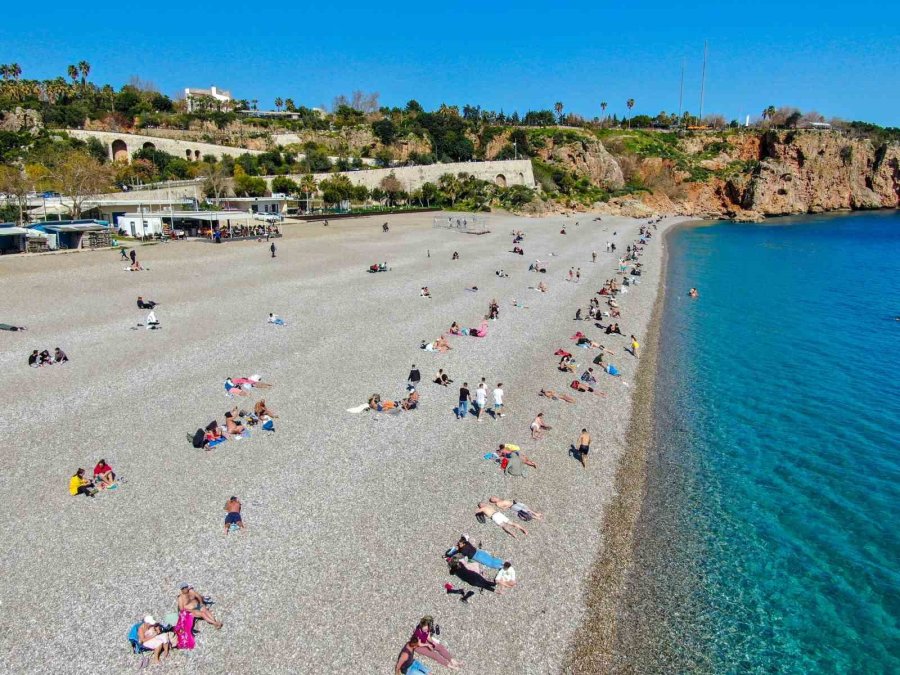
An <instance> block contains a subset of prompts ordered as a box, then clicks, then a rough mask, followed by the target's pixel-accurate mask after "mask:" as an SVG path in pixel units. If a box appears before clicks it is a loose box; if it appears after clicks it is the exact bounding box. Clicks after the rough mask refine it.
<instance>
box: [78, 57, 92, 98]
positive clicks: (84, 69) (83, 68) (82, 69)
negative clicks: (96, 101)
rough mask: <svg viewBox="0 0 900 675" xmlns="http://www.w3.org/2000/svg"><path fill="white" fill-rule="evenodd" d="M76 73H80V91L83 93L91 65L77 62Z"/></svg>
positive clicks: (85, 62)
mask: <svg viewBox="0 0 900 675" xmlns="http://www.w3.org/2000/svg"><path fill="white" fill-rule="evenodd" d="M78 72H79V73H81V89H82V91H84V87H85V85H86V84H87V79H88V75H90V74H91V64H90V63H88V62H87V61H79V62H78Z"/></svg>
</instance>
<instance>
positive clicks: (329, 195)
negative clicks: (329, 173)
mask: <svg viewBox="0 0 900 675" xmlns="http://www.w3.org/2000/svg"><path fill="white" fill-rule="evenodd" d="M319 189H320V190H321V191H322V198H323V199H324V200H325V203H326V204H331V205H334V204H339V203H341V202H342V201H344V200H347V199H350V197H351V196H352V195H353V183H351V182H350V179H349V178H347V176H345V175H343V174H337V175H335V176H333V177H332V178H327V179H325V180H323V181H322V182H321V183H319Z"/></svg>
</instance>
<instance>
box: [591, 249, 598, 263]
mask: <svg viewBox="0 0 900 675" xmlns="http://www.w3.org/2000/svg"><path fill="white" fill-rule="evenodd" d="M591 262H592V263H595V262H597V251H591Z"/></svg>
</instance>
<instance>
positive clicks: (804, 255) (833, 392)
mask: <svg viewBox="0 0 900 675" xmlns="http://www.w3.org/2000/svg"><path fill="white" fill-rule="evenodd" d="M667 274H668V276H667V286H668V290H667V296H666V308H665V310H664V316H663V329H662V330H663V338H662V348H661V354H660V357H661V358H660V374H659V378H658V380H657V387H658V388H657V402H656V406H657V420H658V422H657V430H656V432H657V433H656V447H655V448H654V449H653V452H651V456H650V477H649V481H648V491H649V492H648V501H647V508H646V511H647V512H646V513H645V514H643V515H642V518H641V528H640V534H639V545H638V550H637V563H638V565H637V566H638V567H639V568H642V569H643V578H641V574H640V573H638V575H637V576H636V577H635V578H633V579H632V580H631V583H632V589H631V590H632V593H633V594H635V596H636V597H635V598H634V599H633V601H632V603H631V608H630V611H631V612H633V613H634V614H635V616H634V617H632V618H633V624H634V626H638V627H633V628H631V629H630V630H632V631H633V632H635V634H639V633H640V634H643V635H644V636H648V635H649V636H652V637H653V640H654V641H658V640H662V641H663V644H662V645H660V643H659V642H657V646H659V647H660V649H659V650H658V651H657V653H656V655H655V656H654V657H652V658H650V659H649V660H646V663H645V664H644V668H643V669H644V670H648V671H652V670H660V671H662V670H669V669H674V670H682V671H684V670H694V671H711V672H760V673H763V672H779V673H780V672H785V673H809V672H824V673H830V672H834V673H898V672H900V625H898V622H900V536H898V526H900V524H898V516H900V432H898V425H900V385H898V382H897V379H898V375H900V321H895V320H894V317H895V316H898V315H900V215H898V214H896V213H871V214H854V215H842V216H822V217H818V216H817V217H803V218H795V219H779V220H775V221H769V222H768V223H766V224H764V225H746V224H729V223H721V224H717V225H714V226H711V227H701V228H690V229H683V230H680V231H678V232H676V233H674V234H673V235H672V236H671V237H670V238H669V268H668V273H667ZM691 286H696V287H697V288H698V289H699V291H700V299H698V300H691V299H689V298H688V297H687V295H686V292H687V290H688V289H689V288H690V287H691ZM637 596H641V597H637ZM641 623H644V624H645V625H644V626H643V628H640V624H641ZM632 642H635V636H634V635H632ZM663 653H666V654H667V655H666V656H665V657H663V656H661V654H663Z"/></svg>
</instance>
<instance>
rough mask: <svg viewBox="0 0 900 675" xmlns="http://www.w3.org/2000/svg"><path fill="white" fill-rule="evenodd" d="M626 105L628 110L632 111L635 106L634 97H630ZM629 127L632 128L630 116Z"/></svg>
mask: <svg viewBox="0 0 900 675" xmlns="http://www.w3.org/2000/svg"><path fill="white" fill-rule="evenodd" d="M625 107H627V108H628V112H631V109H632V108H633V107H634V99H633V98H630V99H628V100H627V101H625ZM628 128H629V129H630V128H631V118H630V117H629V118H628Z"/></svg>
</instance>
